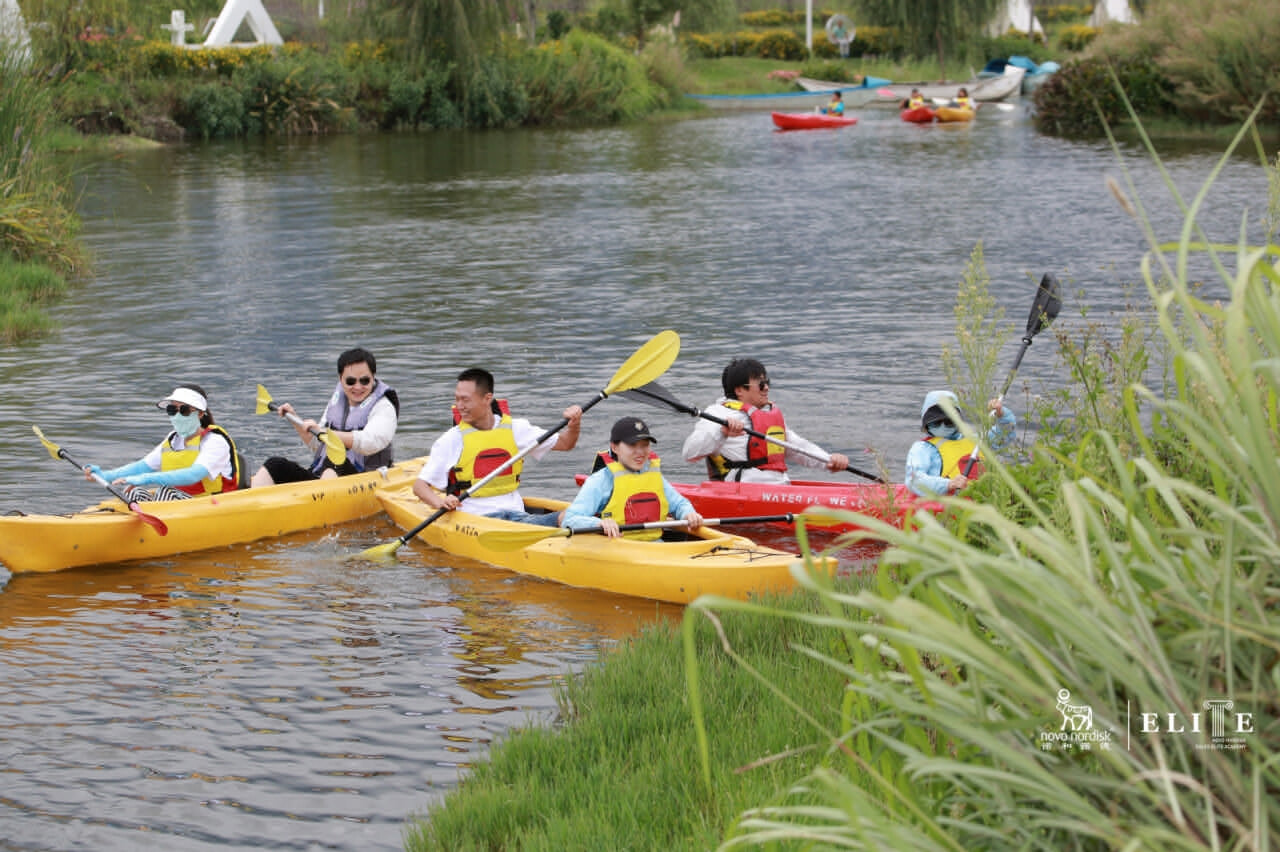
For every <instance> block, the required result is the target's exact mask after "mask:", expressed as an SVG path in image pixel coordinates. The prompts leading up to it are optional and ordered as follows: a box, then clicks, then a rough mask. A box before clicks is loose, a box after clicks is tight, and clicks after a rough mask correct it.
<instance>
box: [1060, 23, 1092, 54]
mask: <svg viewBox="0 0 1280 852" xmlns="http://www.w3.org/2000/svg"><path fill="white" fill-rule="evenodd" d="M1097 37H1098V31H1097V30H1096V29H1094V28H1093V27H1088V26H1083V25H1073V26H1070V27H1064V28H1063V30H1062V32H1060V33H1058V44H1060V45H1062V49H1063V50H1069V51H1071V52H1072V53H1079V52H1080V51H1082V50H1084V49H1085V48H1086V47H1088V46H1089V45H1090V44H1092V43H1093V40H1094V39H1095V38H1097Z"/></svg>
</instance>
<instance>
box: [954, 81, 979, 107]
mask: <svg viewBox="0 0 1280 852" xmlns="http://www.w3.org/2000/svg"><path fill="white" fill-rule="evenodd" d="M951 105H952V106H955V107H963V108H965V109H974V106H973V99H972V98H970V97H969V90H968V89H966V88H965V87H964V86H961V87H960V91H958V92H956V96H955V98H954V99H953V100H952V101H951Z"/></svg>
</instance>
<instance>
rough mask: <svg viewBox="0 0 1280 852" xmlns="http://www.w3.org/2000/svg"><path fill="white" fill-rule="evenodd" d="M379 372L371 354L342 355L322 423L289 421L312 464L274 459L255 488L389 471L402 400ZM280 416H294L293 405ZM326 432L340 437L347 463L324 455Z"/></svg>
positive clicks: (255, 479) (256, 478)
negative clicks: (320, 434)
mask: <svg viewBox="0 0 1280 852" xmlns="http://www.w3.org/2000/svg"><path fill="white" fill-rule="evenodd" d="M377 372H378V362H377V360H376V359H375V358H374V357H373V353H372V352H370V351H369V350H367V349H361V348H359V347H357V348H355V349H348V350H347V351H346V352H343V353H342V354H341V355H339V356H338V386H337V387H336V388H334V391H333V395H332V396H331V397H330V398H329V404H328V406H326V407H325V410H324V417H323V418H322V419H321V421H320V422H319V423H316V421H314V420H297V421H294V420H290V422H291V423H292V424H293V428H294V431H296V432H297V433H298V438H299V439H300V440H301V441H302V443H303V444H305V445H306V446H307V449H309V450H311V451H312V452H313V453H314V455H313V457H312V459H311V463H310V465H309V466H308V467H303V466H302V465H300V464H298V463H297V462H294V461H290V460H289V459H286V458H282V457H280V456H272V457H271V458H269V459H267V460H266V461H265V462H263V464H262V467H260V468H258V472H257V473H255V474H254V475H253V487H254V488H261V487H263V486H266V485H274V484H277V483H281V482H304V481H306V480H309V479H331V478H334V477H338V476H350V475H351V474H354V473H362V472H364V471H366V470H376V469H377V468H380V467H388V466H390V465H391V463H392V446H391V442H392V441H393V440H394V439H395V436H396V426H397V425H398V421H399V416H400V397H399V395H397V394H396V392H395V389H393V388H392V387H391V386H390V385H388V384H387V383H386V382H384V381H382V379H379V378H378V377H377ZM276 412H277V413H278V414H279V415H280V416H281V417H285V416H286V415H288V414H293V406H292V405H290V404H289V403H287V402H286V403H282V404H281V405H280V406H279V407H278V408H277V409H276ZM325 430H328V431H330V432H331V433H332V434H334V435H336V436H337V437H338V439H339V440H341V441H342V445H343V446H344V447H346V448H347V454H346V455H347V458H346V461H344V462H343V463H342V464H340V465H334V463H333V462H332V461H331V460H330V459H329V457H328V455H327V454H326V452H325V450H326V448H325V445H324V443H323V442H322V441H321V440H319V439H318V438H317V437H316V435H315V433H318V432H324V431H325Z"/></svg>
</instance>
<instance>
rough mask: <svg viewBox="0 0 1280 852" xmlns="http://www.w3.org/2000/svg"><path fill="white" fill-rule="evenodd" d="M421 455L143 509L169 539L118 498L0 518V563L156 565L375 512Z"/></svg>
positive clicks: (42, 568)
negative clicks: (61, 511)
mask: <svg viewBox="0 0 1280 852" xmlns="http://www.w3.org/2000/svg"><path fill="white" fill-rule="evenodd" d="M425 460H426V457H425V456H423V457H421V458H416V459H410V460H409V461H405V462H401V463H400V464H397V465H394V466H393V467H391V468H388V469H387V470H386V471H370V472H368V473H361V474H356V475H355V476H344V477H340V478H338V479H318V480H314V481H311V482H294V483H288V484H284V485H272V486H269V487H267V488H249V489H246V490H244V491H232V492H231V493H229V494H219V495H213V496H210V497H195V498H192V499H190V500H173V501H168V502H155V503H140V504H138V505H139V507H140V508H141V509H142V511H144V512H146V513H147V514H148V515H152V516H154V517H156V518H159V519H160V520H161V521H164V523H165V524H167V525H168V527H169V532H168V534H167V535H160V534H159V533H158V532H157V531H156V530H155V529H153V528H152V527H151V526H148V525H147V524H145V523H143V521H142V520H141V519H139V517H138V516H137V515H136V514H134V513H133V512H131V511H129V509H128V508H126V507H125V505H124V504H123V503H121V502H120V501H119V500H116V499H115V498H112V499H110V500H106V501H104V502H102V503H99V504H98V505H96V506H91V507H89V508H88V509H85V510H84V511H82V512H76V513H75V514H71V515H4V516H0V564H3V565H4V566H5V567H6V568H8V569H9V571H10V572H12V573H14V574H22V573H27V572H46V571H60V570H62V569H64V568H75V567H79V566H83V565H97V564H101V563H110V562H124V561H127V560H131V559H154V558H157V557H163V556H172V555H173V554H175V553H187V552H190V551H193V550H204V549H206V548H210V547H222V546H225V545H229V544H239V543H242V542H246V541H256V540H257V539H261V538H271V537H274V536H280V535H284V534H286V533H291V532H298V531H300V530H308V529H313V528H316V527H327V526H331V525H333V524H340V523H344V522H346V521H354V520H358V519H359V518H365V517H368V516H370V515H374V514H377V512H378V511H379V510H380V509H381V508H382V507H381V505H380V504H379V503H378V499H377V492H378V491H379V490H380V489H381V488H383V487H394V486H400V485H404V484H405V483H412V481H413V479H414V478H415V477H416V476H417V475H418V471H419V470H420V469H421V468H422V464H423V462H424V461H425Z"/></svg>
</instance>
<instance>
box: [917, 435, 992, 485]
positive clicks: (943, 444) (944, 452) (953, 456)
mask: <svg viewBox="0 0 1280 852" xmlns="http://www.w3.org/2000/svg"><path fill="white" fill-rule="evenodd" d="M925 440H926V441H928V442H929V443H930V444H933V448H934V449H935V450H937V451H938V455H940V456H942V473H941V474H940V475H941V476H945V477H946V478H947V479H950V478H951V477H953V476H955V475H956V474H958V473H964V472H965V468H966V467H968V459H969V456H970V455H972V454H973V446H974V445H973V441H970V440H969V439H968V438H956V439H954V440H953V439H951V438H935V437H932V436H930V437H928V438H925ZM981 473H982V462H980V461H974V463H973V470H972V471H971V472H969V473H967V474H965V475H966V476H968V477H969V478H970V479H977V478H978V476H979V475H980V474H981Z"/></svg>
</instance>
